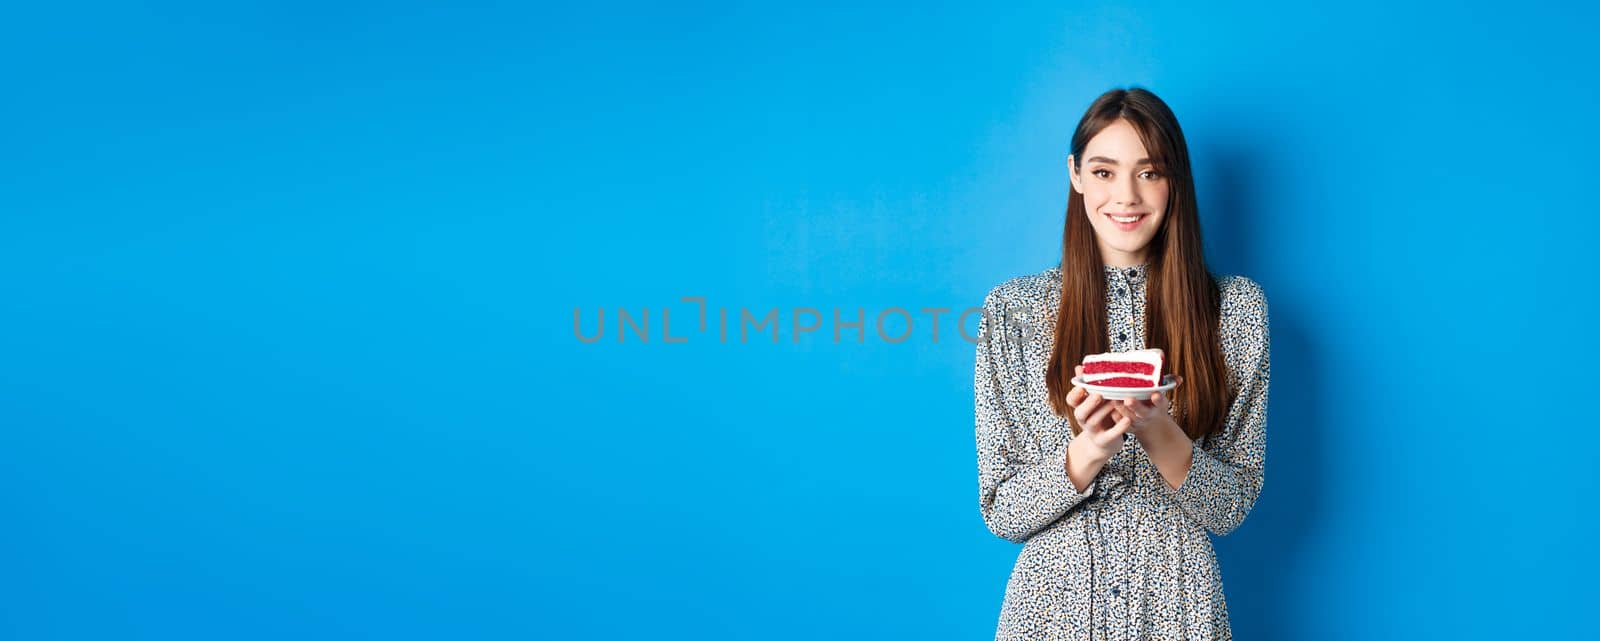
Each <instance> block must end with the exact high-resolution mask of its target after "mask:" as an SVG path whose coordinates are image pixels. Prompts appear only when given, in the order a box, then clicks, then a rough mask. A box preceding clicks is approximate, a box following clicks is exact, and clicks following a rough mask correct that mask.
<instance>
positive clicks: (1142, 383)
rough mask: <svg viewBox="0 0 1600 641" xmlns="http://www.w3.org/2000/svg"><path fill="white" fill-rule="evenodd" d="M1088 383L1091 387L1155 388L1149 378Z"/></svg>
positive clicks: (1104, 380) (1126, 378)
mask: <svg viewBox="0 0 1600 641" xmlns="http://www.w3.org/2000/svg"><path fill="white" fill-rule="evenodd" d="M1086 382H1087V383H1089V384H1090V385H1099V386H1101V387H1155V385H1151V384H1150V379H1147V378H1130V377H1127V376H1119V377H1117V378H1103V379H1100V380H1098V381H1086Z"/></svg>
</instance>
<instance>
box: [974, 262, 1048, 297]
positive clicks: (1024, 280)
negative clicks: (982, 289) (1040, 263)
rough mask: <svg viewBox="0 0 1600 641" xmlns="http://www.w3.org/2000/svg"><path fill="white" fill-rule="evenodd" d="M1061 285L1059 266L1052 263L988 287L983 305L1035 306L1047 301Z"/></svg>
mask: <svg viewBox="0 0 1600 641" xmlns="http://www.w3.org/2000/svg"><path fill="white" fill-rule="evenodd" d="M1060 287H1061V267H1060V266H1059V265H1053V266H1050V267H1047V268H1045V269H1042V270H1039V271H1037V272H1034V273H1032V274H1023V275H1021V276H1013V277H1011V278H1007V279H1006V280H1004V281H1001V282H1000V284H998V285H995V286H994V287H991V288H989V293H988V295H986V296H984V297H983V305H984V307H989V308H996V307H999V306H1002V305H1005V306H1028V307H1032V306H1036V305H1040V304H1043V303H1045V302H1047V301H1048V299H1049V297H1050V295H1051V294H1052V293H1055V292H1059V291H1060Z"/></svg>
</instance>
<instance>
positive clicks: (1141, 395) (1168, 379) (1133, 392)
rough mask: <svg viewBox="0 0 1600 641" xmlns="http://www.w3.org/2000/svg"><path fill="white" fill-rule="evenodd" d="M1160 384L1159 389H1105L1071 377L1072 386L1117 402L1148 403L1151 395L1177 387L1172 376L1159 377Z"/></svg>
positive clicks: (1079, 377)
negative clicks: (1126, 400) (1134, 400)
mask: <svg viewBox="0 0 1600 641" xmlns="http://www.w3.org/2000/svg"><path fill="white" fill-rule="evenodd" d="M1161 382H1162V385H1161V386H1160V387H1106V386H1104V385H1090V384H1088V383H1085V382H1083V377H1082V376H1074V377H1072V384H1073V385H1077V386H1078V387H1082V388H1083V389H1084V390H1085V391H1089V392H1096V393H1098V394H1100V397H1101V398H1106V399H1111V400H1117V401H1120V400H1123V399H1127V398H1131V399H1136V400H1141V401H1148V400H1150V395H1151V394H1154V393H1156V392H1161V393H1162V394H1166V393H1167V392H1168V391H1169V390H1171V389H1172V388H1174V387H1177V386H1178V378H1177V377H1176V376H1173V375H1172V374H1168V375H1166V376H1163V377H1161Z"/></svg>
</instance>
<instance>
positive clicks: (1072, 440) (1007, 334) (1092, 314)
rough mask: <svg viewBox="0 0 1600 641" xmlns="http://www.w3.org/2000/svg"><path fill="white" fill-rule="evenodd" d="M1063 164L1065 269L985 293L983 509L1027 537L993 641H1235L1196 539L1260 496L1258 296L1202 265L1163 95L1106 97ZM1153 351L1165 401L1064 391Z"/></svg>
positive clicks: (1262, 403)
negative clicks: (1103, 364)
mask: <svg viewBox="0 0 1600 641" xmlns="http://www.w3.org/2000/svg"><path fill="white" fill-rule="evenodd" d="M1067 163H1068V168H1069V173H1070V175H1071V191H1070V194H1069V195H1068V198H1067V216H1066V230H1065V232H1064V233H1063V241H1062V256H1061V263H1060V264H1059V265H1057V266H1054V267H1051V268H1049V269H1046V270H1044V271H1041V272H1038V273H1036V274H1032V275H1028V276H1021V277H1017V278H1013V279H1010V280H1007V281H1005V282H1004V283H1001V284H1000V285H999V286H997V287H995V288H994V289H993V290H991V291H990V292H989V294H988V296H987V297H985V299H984V302H983V306H984V315H983V320H982V321H981V322H980V328H979V339H978V348H977V367H976V372H975V377H974V391H975V397H976V402H975V411H976V414H977V445H978V488H979V498H978V505H979V508H980V510H981V512H982V514H983V520H984V523H985V524H987V525H988V527H989V530H990V531H992V532H994V533H995V534H996V535H997V536H1000V537H1002V538H1004V539H1006V540H1009V541H1013V542H1017V543H1023V544H1024V545H1023V547H1022V550H1021V551H1020V552H1019V554H1018V555H1017V561H1016V565H1015V566H1014V567H1013V568H1012V571H1011V578H1010V580H1009V581H1008V582H1007V584H1006V589H1005V598H1004V601H1003V603H1002V605H1001V611H1000V622H999V628H998V630H997V631H996V634H995V638H996V639H1018V640H1021V639H1027V640H1029V641H1039V640H1041V639H1057V640H1068V639H1071V640H1080V639H1081V640H1088V639H1229V638H1232V631H1231V629H1230V628H1229V624H1228V610H1227V602H1226V600H1225V599H1224V598H1223V590H1222V574H1221V572H1220V570H1219V569H1218V567H1217V559H1216V555H1215V553H1214V552H1213V550H1212V547H1211V540H1210V538H1209V537H1208V535H1207V532H1208V531H1209V532H1211V533H1213V534H1217V535H1223V534H1227V533H1228V532H1231V531H1232V530H1233V529H1234V528H1236V527H1238V526H1239V523H1240V522H1241V521H1243V520H1244V518H1245V515H1246V514H1248V513H1249V512H1250V509H1251V507H1252V506H1253V505H1254V504H1255V501H1256V497H1257V496H1258V495H1259V494H1260V492H1261V485H1262V478H1263V477H1262V471H1263V465H1264V461H1265V455H1266V411H1267V381H1268V358H1267V353H1268V339H1267V302H1266V297H1265V296H1264V295H1263V293H1262V290H1261V287H1260V286H1259V285H1257V284H1256V283H1255V281H1252V280H1250V279H1249V278H1246V277H1243V276H1222V275H1214V274H1212V273H1211V272H1210V271H1209V270H1208V269H1207V267H1206V261H1205V256H1204V253H1203V251H1202V243H1201V236H1200V219H1199V216H1198V214H1197V212H1196V204H1195V191H1194V181H1193V178H1192V176H1191V172H1190V167H1189V152H1188V148H1187V146H1186V145H1185V143H1184V139H1183V132H1182V130H1180V129H1179V128H1178V121H1177V119H1176V118H1175V117H1174V116H1173V115H1172V111H1171V110H1170V109H1168V108H1167V105H1166V104H1165V103H1164V102H1162V101H1161V99H1160V98H1157V97H1156V96H1155V95H1154V94H1152V93H1150V92H1148V91H1146V90H1143V89H1138V88H1134V89H1128V90H1120V89H1119V90H1113V91H1110V92H1107V93H1106V94H1104V95H1102V96H1100V97H1099V98H1098V99H1096V100H1095V101H1094V103H1093V104H1092V105H1090V106H1089V110H1088V112H1087V113H1085V114H1084V116H1083V119H1082V120H1081V121H1080V122H1079V123H1078V128H1077V131H1076V132H1075V133H1074V134H1073V136H1072V150H1071V155H1069V156H1068V157H1067ZM1146 347H1159V348H1161V349H1162V350H1164V351H1165V352H1166V357H1167V371H1168V372H1169V373H1173V374H1175V375H1177V377H1178V383H1179V384H1178V386H1177V387H1176V388H1174V389H1172V390H1171V391H1170V392H1169V393H1168V394H1160V393H1152V394H1151V395H1150V397H1149V398H1148V399H1140V400H1124V401H1108V400H1105V399H1103V398H1101V397H1100V395H1098V394H1091V393H1086V392H1085V390H1084V389H1083V388H1082V387H1079V386H1075V385H1073V384H1072V378H1073V377H1074V376H1076V375H1077V374H1078V373H1079V370H1080V369H1081V368H1080V367H1079V366H1078V365H1077V364H1078V363H1080V362H1082V360H1083V357H1084V356H1086V355H1088V354H1096V353H1101V352H1112V351H1118V352H1120V351H1128V350H1134V349H1143V348H1146ZM1169 396H1170V398H1169Z"/></svg>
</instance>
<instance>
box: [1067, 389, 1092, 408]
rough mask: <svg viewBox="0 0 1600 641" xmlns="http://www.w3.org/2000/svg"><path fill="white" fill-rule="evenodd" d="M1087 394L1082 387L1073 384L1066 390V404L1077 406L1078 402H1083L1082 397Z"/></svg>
mask: <svg viewBox="0 0 1600 641" xmlns="http://www.w3.org/2000/svg"><path fill="white" fill-rule="evenodd" d="M1088 394H1089V393H1088V392H1085V391H1084V390H1083V388H1082V387H1078V386H1077V385H1073V386H1072V389H1070V390H1067V406H1068V407H1077V406H1078V404H1079V403H1082V402H1083V397H1085V396H1087V395H1088Z"/></svg>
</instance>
